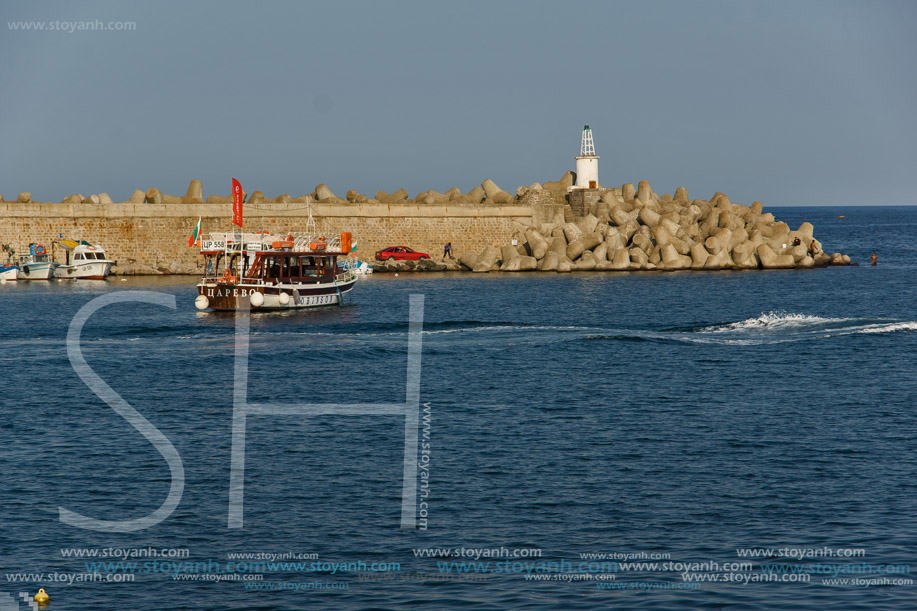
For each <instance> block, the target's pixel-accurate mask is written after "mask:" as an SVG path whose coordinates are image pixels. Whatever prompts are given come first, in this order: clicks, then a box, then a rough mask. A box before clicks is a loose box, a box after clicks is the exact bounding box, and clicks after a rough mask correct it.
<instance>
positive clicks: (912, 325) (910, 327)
mask: <svg viewBox="0 0 917 611" xmlns="http://www.w3.org/2000/svg"><path fill="white" fill-rule="evenodd" d="M895 331H917V322H915V321H910V322H893V323H887V324H884V325H876V326H870V327H866V328H865V329H860V330H859V331H856V333H894V332H895Z"/></svg>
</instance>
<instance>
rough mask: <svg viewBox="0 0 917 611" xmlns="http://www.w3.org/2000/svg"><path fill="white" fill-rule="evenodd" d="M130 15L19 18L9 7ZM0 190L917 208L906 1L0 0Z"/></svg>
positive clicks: (916, 93)
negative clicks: (583, 143) (677, 192)
mask: <svg viewBox="0 0 917 611" xmlns="http://www.w3.org/2000/svg"><path fill="white" fill-rule="evenodd" d="M97 19H98V20H101V21H103V22H106V23H107V22H108V21H133V22H136V29H135V30H133V31H107V32H98V31H95V32H93V31H82V32H81V31H75V32H72V33H68V32H63V31H54V32H49V31H44V32H36V31H23V30H13V29H12V26H11V25H10V23H9V22H14V21H24V20H28V21H32V20H40V21H47V22H50V21H95V20H97ZM0 28H2V29H0V96H2V110H0V193H2V194H3V195H4V196H5V197H6V198H7V199H12V198H14V197H15V196H16V195H17V194H18V192H19V191H25V190H28V191H31V192H32V193H33V197H34V198H35V199H41V200H52V201H59V200H61V199H62V198H63V197H65V196H66V195H68V194H70V193H73V192H79V193H82V194H84V195H88V194H91V193H99V192H102V191H106V192H108V193H110V194H111V195H112V196H113V197H114V198H115V199H116V200H118V199H126V198H127V197H128V196H129V195H130V194H131V193H132V192H133V190H134V189H135V188H140V189H144V190H146V189H148V188H149V187H154V186H155V187H157V188H159V189H160V190H162V191H164V192H166V193H175V194H184V192H185V189H186V188H187V185H188V182H189V181H190V180H191V179H193V178H199V179H201V180H203V182H204V192H205V194H210V193H219V194H228V193H229V186H230V178H231V177H232V176H235V177H237V178H239V180H240V181H241V182H242V184H243V185H244V186H245V188H246V190H248V191H253V190H256V189H258V190H262V191H264V192H265V194H266V195H268V196H275V195H278V194H281V193H290V194H292V195H293V196H294V197H295V196H297V195H301V194H304V193H309V192H311V191H312V189H313V188H314V187H315V185H316V184H318V183H320V182H324V183H327V184H328V186H329V187H331V189H332V190H334V191H335V192H336V193H337V194H338V195H339V196H343V195H344V193H345V192H346V191H347V189H350V188H355V189H357V190H359V191H361V192H364V193H368V194H369V195H372V194H373V193H374V192H375V191H376V190H378V189H384V190H387V191H392V190H395V189H397V188H399V187H404V188H406V189H407V190H408V191H409V192H410V194H411V196H414V195H415V194H416V193H417V192H419V191H422V190H426V189H430V188H434V189H437V190H439V191H445V190H447V189H449V188H450V187H452V186H458V187H459V188H461V189H462V190H463V191H467V190H468V189H470V188H471V187H473V186H475V185H476V184H478V183H480V182H481V181H482V180H483V179H485V178H488V177H489V178H492V179H494V180H495V181H496V182H497V183H498V184H499V185H500V186H502V187H503V188H505V189H507V190H514V189H515V187H516V186H518V185H523V184H525V185H527V184H529V183H531V182H533V181H545V180H557V179H558V178H559V177H560V176H561V175H562V174H563V173H564V172H565V171H566V170H568V169H572V168H573V167H574V160H573V156H574V155H575V154H576V153H577V151H578V148H579V137H580V130H581V129H582V126H583V124H584V123H589V124H590V125H591V126H592V128H593V131H594V134H595V140H596V147H597V151H598V154H599V155H601V161H600V174H599V178H600V181H601V182H602V183H603V184H605V185H606V186H612V185H613V186H618V185H620V184H621V183H624V182H637V181H639V180H641V179H646V180H649V181H650V182H651V183H652V185H653V188H654V190H655V191H656V192H658V193H663V192H669V193H671V192H673V191H674V189H675V188H676V187H678V186H685V187H687V189H688V193H689V195H690V196H692V197H701V198H704V199H706V198H709V197H710V196H711V195H712V194H713V193H714V192H715V191H717V190H720V191H723V192H725V193H726V194H727V195H729V196H730V198H731V199H732V200H733V201H736V202H742V203H750V202H751V201H752V200H755V199H759V200H761V201H763V202H764V203H765V204H766V205H806V204H813V205H815V204H911V203H917V202H915V200H917V198H915V196H914V192H915V190H917V182H915V181H914V177H915V175H917V112H915V108H917V69H915V67H914V66H915V61H917V34H915V32H917V2H913V1H902V2H895V1H872V2H870V1H859V2H843V1H832V2H812V1H807V0H802V1H787V2H781V1H776V2H771V1H768V2H764V1H760V2H737V1H714V2H711V1H702V2H701V1H698V2H680V1H675V2H663V1H649V2H564V3H561V2H517V1H490V2H477V1H470V2H469V1H462V2H458V1H454V2H429V1H428V2H402V1H389V2H373V3H370V2H347V1H340V2H331V1H323V2H257V3H254V2H252V3H248V2H244V3H243V2H194V1H188V2H136V3H134V2H80V3H75V2H42V3H36V2H3V3H2V4H0Z"/></svg>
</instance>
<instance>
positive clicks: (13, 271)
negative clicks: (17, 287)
mask: <svg viewBox="0 0 917 611" xmlns="http://www.w3.org/2000/svg"><path fill="white" fill-rule="evenodd" d="M18 276H19V268H18V267H17V266H15V265H13V264H12V263H4V264H2V265H0V282H16V280H17V279H18Z"/></svg>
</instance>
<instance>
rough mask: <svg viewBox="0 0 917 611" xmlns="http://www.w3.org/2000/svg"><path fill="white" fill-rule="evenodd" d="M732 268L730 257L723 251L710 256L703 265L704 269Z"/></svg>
mask: <svg viewBox="0 0 917 611" xmlns="http://www.w3.org/2000/svg"><path fill="white" fill-rule="evenodd" d="M732 267H733V262H732V257H730V256H729V252H728V251H726V250H725V249H723V250H720V251H719V252H717V253H714V254H712V255H711V256H710V257H708V258H707V262H706V263H704V269H730V268H732Z"/></svg>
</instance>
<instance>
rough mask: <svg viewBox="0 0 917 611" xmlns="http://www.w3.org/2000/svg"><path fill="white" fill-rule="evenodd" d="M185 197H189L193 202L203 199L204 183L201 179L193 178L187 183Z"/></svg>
mask: <svg viewBox="0 0 917 611" xmlns="http://www.w3.org/2000/svg"><path fill="white" fill-rule="evenodd" d="M185 197H188V198H191V199H192V200H194V201H195V202H203V201H204V185H203V184H202V183H201V181H199V180H197V179H194V180H192V181H191V183H190V184H189V185H188V191H187V192H186V193H185Z"/></svg>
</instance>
